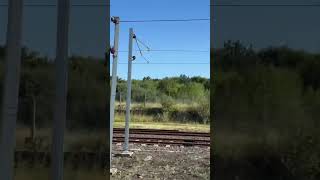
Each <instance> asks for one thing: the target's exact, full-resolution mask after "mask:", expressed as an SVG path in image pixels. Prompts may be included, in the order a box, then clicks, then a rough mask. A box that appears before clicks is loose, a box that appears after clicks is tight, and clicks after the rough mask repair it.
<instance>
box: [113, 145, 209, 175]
mask: <svg viewBox="0 0 320 180" xmlns="http://www.w3.org/2000/svg"><path fill="white" fill-rule="evenodd" d="M113 149H114V153H115V156H114V157H113V159H112V167H113V168H116V169H117V172H116V173H115V174H113V175H112V176H111V179H112V180H120V179H121V180H126V179H128V180H134V179H150V180H157V179H158V180H166V179H168V180H169V179H170V180H171V179H172V180H174V179H176V180H180V179H182V180H189V179H190V180H193V179H195V180H198V179H199V180H201V179H210V149H209V147H180V146H170V147H166V146H165V145H159V146H158V147H156V146H153V145H140V144H130V147H129V149H130V150H131V151H132V152H134V154H133V155H132V156H131V157H122V156H118V154H120V153H121V152H122V149H123V145H122V144H114V145H113Z"/></svg>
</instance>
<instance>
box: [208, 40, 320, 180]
mask: <svg viewBox="0 0 320 180" xmlns="http://www.w3.org/2000/svg"><path fill="white" fill-rule="evenodd" d="M211 59H213V62H214V63H212V64H211V65H212V66H211V69H212V70H213V72H214V74H213V80H212V84H211V88H213V91H214V94H213V96H212V98H213V99H212V100H213V101H212V102H213V109H214V121H213V127H214V131H215V132H217V133H216V134H217V136H216V139H215V142H214V145H215V150H216V153H217V154H216V156H215V157H216V158H218V157H221V156H224V158H225V159H227V158H226V157H229V158H231V159H233V160H236V159H238V160H240V159H245V160H246V161H248V160H249V159H250V158H251V159H252V158H253V157H254V158H255V160H257V157H259V159H260V160H261V161H263V162H264V163H265V164H264V166H263V167H261V168H262V169H263V168H266V167H273V168H277V169H279V168H278V167H279V166H277V164H280V165H281V166H282V167H284V169H286V170H287V172H288V174H290V175H291V177H298V179H319V175H320V166H319V164H320V158H319V157H320V154H319V152H320V147H319V143H318V142H319V140H320V138H319V137H320V135H319V131H318V129H319V126H320V124H319V122H320V121H319V120H320V118H319V117H320V114H319V108H320V98H319V95H320V80H319V77H320V54H312V53H308V52H305V51H301V50H293V49H290V48H288V47H269V48H265V49H261V50H258V51H257V50H253V49H252V47H248V48H247V47H245V46H244V45H242V44H241V43H240V42H239V41H236V42H231V41H229V42H226V43H225V46H224V48H221V49H216V50H215V51H214V53H212V54H211ZM274 157H275V158H274ZM273 158H274V159H273ZM245 163H248V162H245ZM256 163H258V162H256ZM268 163H269V164H268ZM216 166H218V165H216ZM253 167H255V168H257V167H258V165H257V164H256V165H253ZM242 168H243V167H242ZM282 173H285V171H284V170H282ZM277 178H283V177H280V176H279V177H277ZM269 179H273V178H269ZM285 179H286V178H285ZM287 179H288V178H287Z"/></svg>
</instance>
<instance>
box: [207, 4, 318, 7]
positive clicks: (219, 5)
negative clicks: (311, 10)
mask: <svg viewBox="0 0 320 180" xmlns="http://www.w3.org/2000/svg"><path fill="white" fill-rule="evenodd" d="M209 6H215V7H320V4H213V5H209Z"/></svg>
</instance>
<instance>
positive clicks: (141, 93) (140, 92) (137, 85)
mask: <svg viewBox="0 0 320 180" xmlns="http://www.w3.org/2000/svg"><path fill="white" fill-rule="evenodd" d="M0 49H1V50H0V52H3V53H1V54H0V55H1V56H0V59H1V60H0V62H1V63H2V62H3V59H4V47H0ZM53 62H54V61H53V60H51V59H49V58H47V57H42V56H40V55H39V54H38V53H36V52H34V51H31V50H29V49H27V48H23V52H22V70H21V81H20V91H19V96H20V97H19V99H20V104H19V114H18V124H19V125H23V126H28V127H33V126H36V127H37V128H46V127H51V124H52V123H51V121H52V116H53V112H52V111H53V104H54V101H53V100H54V86H55V81H54V78H55V77H54V73H55V72H54V63H53ZM3 73H4V67H3V64H0V77H1V78H3V77H2V75H3ZM105 74H106V67H105V66H104V61H103V60H102V59H97V58H92V57H78V56H72V57H70V61H69V74H68V77H69V78H68V94H67V128H68V129H69V130H73V129H82V128H84V127H85V128H86V129H99V128H105V127H106V117H107V116H108V115H107V111H106V101H107V90H106V82H107V81H106V75H105ZM126 88H127V83H126V81H125V80H123V79H121V78H118V86H117V97H116V98H117V100H118V101H122V102H125V98H126V91H127V89H126ZM1 90H2V83H1V86H0V91H1ZM120 96H121V97H120ZM204 100H205V101H206V103H203V101H204ZM132 102H133V104H136V105H139V107H141V108H143V111H147V112H149V114H148V115H149V116H150V118H152V119H154V120H156V121H166V122H167V121H176V122H182V121H183V122H191V123H194V122H197V123H208V122H209V111H202V110H203V109H206V108H208V107H209V106H208V105H209V79H206V78H202V77H187V76H185V75H181V76H180V77H171V78H168V77H166V78H164V79H152V78H150V77H145V78H143V79H142V80H133V81H132ZM122 104H125V103H122ZM153 104H159V105H160V107H156V108H153V107H152V106H149V105H153ZM187 104H191V105H190V106H189V105H188V106H186V108H183V109H182V108H181V107H184V106H185V105H187ZM146 105H148V106H146ZM198 110H199V113H198ZM178 114H184V115H185V117H184V118H181V119H179V118H177V115H178ZM194 117H196V118H194ZM34 129H35V128H33V130H32V135H33V136H35V130H34Z"/></svg>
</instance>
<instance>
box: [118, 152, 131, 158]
mask: <svg viewBox="0 0 320 180" xmlns="http://www.w3.org/2000/svg"><path fill="white" fill-rule="evenodd" d="M132 155H133V152H131V151H123V152H122V153H121V154H120V156H122V157H131V156H132Z"/></svg>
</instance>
